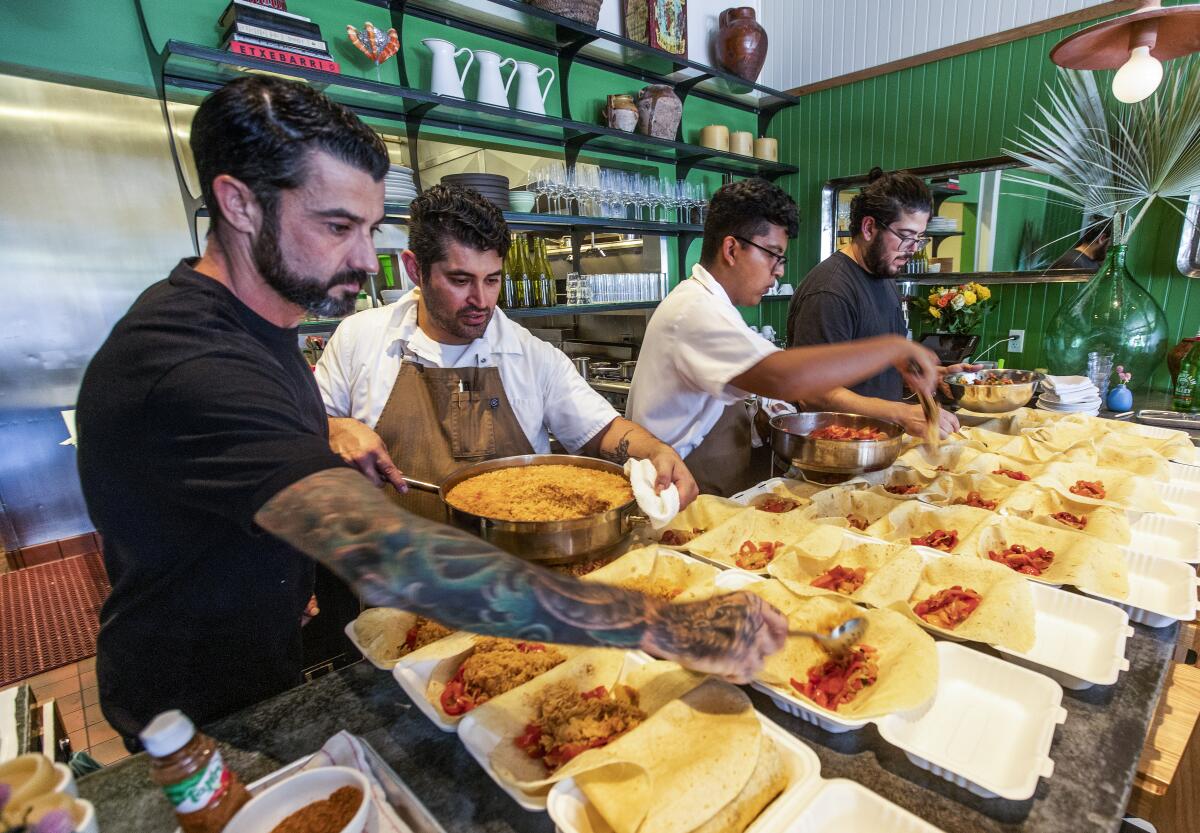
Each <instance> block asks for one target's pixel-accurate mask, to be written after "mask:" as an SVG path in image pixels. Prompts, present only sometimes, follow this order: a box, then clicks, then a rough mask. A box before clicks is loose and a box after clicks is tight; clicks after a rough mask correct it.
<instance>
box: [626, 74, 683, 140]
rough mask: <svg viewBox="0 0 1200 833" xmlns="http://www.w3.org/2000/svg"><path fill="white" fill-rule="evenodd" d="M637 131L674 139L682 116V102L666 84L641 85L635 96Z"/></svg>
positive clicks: (659, 137)
mask: <svg viewBox="0 0 1200 833" xmlns="http://www.w3.org/2000/svg"><path fill="white" fill-rule="evenodd" d="M637 108H638V126H637V129H638V133H643V134H645V135H647V136H654V137H656V138H658V139H674V138H675V133H676V131H677V130H679V121H680V119H682V118H683V102H682V101H680V100H679V96H677V95H675V90H673V89H671V87H670V86H669V85H668V84H651V85H650V86H648V87H643V88H642V89H641V91H640V92H639V93H638V96H637Z"/></svg>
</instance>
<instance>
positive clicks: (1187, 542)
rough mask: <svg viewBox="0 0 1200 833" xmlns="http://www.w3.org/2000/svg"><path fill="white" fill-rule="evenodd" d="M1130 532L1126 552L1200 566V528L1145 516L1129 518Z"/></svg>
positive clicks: (1172, 519) (1169, 518) (1164, 517)
mask: <svg viewBox="0 0 1200 833" xmlns="http://www.w3.org/2000/svg"><path fill="white" fill-rule="evenodd" d="M1129 531H1130V534H1131V537H1130V541H1129V546H1128V547H1127V548H1126V551H1129V552H1132V551H1139V552H1149V553H1154V555H1155V556H1157V557H1158V558H1174V559H1178V560H1179V561H1186V562H1187V563H1188V564H1200V525H1197V524H1194V523H1192V522H1191V521H1187V520H1184V519H1182V518H1177V517H1173V516H1171V515H1159V514H1156V513H1153V512H1146V513H1144V514H1140V515H1138V516H1137V517H1136V518H1130V524H1129Z"/></svg>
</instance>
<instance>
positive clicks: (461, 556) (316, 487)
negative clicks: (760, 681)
mask: <svg viewBox="0 0 1200 833" xmlns="http://www.w3.org/2000/svg"><path fill="white" fill-rule="evenodd" d="M255 521H256V522H257V523H258V525H259V526H260V527H262V528H263V529H264V530H266V531H267V532H269V533H271V534H273V535H276V536H278V537H279V538H282V539H283V540H284V541H287V542H288V543H289V544H291V545H292V546H294V547H296V548H297V549H299V550H301V551H302V552H304V553H307V554H308V555H309V556H311V557H312V558H314V559H316V560H317V561H319V562H321V563H322V564H324V565H325V566H327V567H329V568H330V569H331V570H333V571H334V572H335V573H337V574H338V575H340V576H341V577H342V578H343V579H345V580H346V581H347V582H348V583H349V584H350V585H351V586H352V587H354V589H355V590H356V591H357V592H358V593H359V595H361V596H362V598H363V599H364V600H365V601H366V602H367V603H368V604H372V605H386V606H391V607H399V608H403V609H405V610H409V611H412V612H414V613H420V614H423V615H426V616H429V617H430V618H432V619H435V620H437V621H439V622H441V623H443V624H445V625H448V626H450V627H455V628H460V629H462V630H466V631H471V632H473V633H480V634H488V635H492V636H507V637H514V638H521V639H536V640H541V641H547V642H561V643H574V644H581V645H605V646H613V647H624V648H634V647H641V648H645V649H646V650H648V651H650V652H652V653H654V654H656V655H657V656H661V657H665V658H668V659H675V660H678V661H679V662H681V663H683V664H685V665H690V666H691V667H693V668H696V669H698V670H702V671H712V672H715V673H720V674H724V675H726V676H728V677H729V678H730V679H736V680H739V681H745V680H746V679H748V678H749V676H748V675H749V674H750V673H752V672H753V670H754V669H756V668H757V667H758V666H759V664H761V662H762V658H763V656H764V654H768V653H771V652H773V651H775V650H777V649H778V648H779V647H780V646H781V645H782V639H783V637H782V635H781V634H782V633H783V632H784V631H785V630H786V624H784V623H782V618H781V617H779V614H778V613H777V612H776V611H774V609H773V608H770V607H769V606H766V605H765V604H764V603H763V602H762V600H761V599H759V598H758V597H756V596H750V595H748V594H745V593H736V594H732V595H729V596H720V597H717V598H713V599H709V600H706V601H701V602H693V603H690V604H672V603H670V602H667V601H664V600H661V599H657V598H654V597H650V596H646V595H644V594H642V593H637V592H634V591H631V590H624V589H621V588H618V587H610V586H607V585H603V584H594V583H587V582H582V581H579V580H578V579H576V578H573V577H571V576H567V575H563V574H561V573H556V572H552V571H550V570H547V569H544V568H542V567H538V566H536V565H533V564H529V563H527V562H525V561H522V560H521V559H519V558H516V557H514V556H511V555H509V554H507V553H504V552H502V551H500V550H498V549H496V548H495V547H492V546H491V545H490V544H487V543H486V542H484V541H482V540H480V539H479V538H476V537H474V536H473V535H469V534H468V533H466V532H463V531H461V530H458V529H454V528H452V527H449V526H445V525H443V524H437V523H433V522H431V521H428V520H425V519H424V518H420V517H418V516H416V515H412V514H409V513H407V512H404V511H402V510H401V509H399V508H398V507H397V506H396V505H395V504H393V503H392V502H391V501H390V500H389V499H388V498H387V497H386V496H384V495H383V494H381V493H380V492H379V490H378V489H376V488H374V487H372V486H371V485H370V483H368V481H367V480H366V479H365V478H363V477H362V475H360V474H358V473H357V472H355V471H353V470H351V469H332V470H329V471H324V472H319V473H317V474H313V475H310V476H308V477H306V478H304V479H303V480H301V481H299V482H298V483H295V484H293V485H291V486H289V487H288V488H286V489H284V490H283V491H282V492H280V493H279V494H277V495H275V496H274V497H273V498H271V499H270V500H269V501H267V503H266V504H265V505H264V506H263V508H262V509H260V510H259V512H258V514H257V515H256V516H255ZM772 615H773V616H774V617H778V620H771V621H769V622H768V621H767V618H768V617H769V616H772Z"/></svg>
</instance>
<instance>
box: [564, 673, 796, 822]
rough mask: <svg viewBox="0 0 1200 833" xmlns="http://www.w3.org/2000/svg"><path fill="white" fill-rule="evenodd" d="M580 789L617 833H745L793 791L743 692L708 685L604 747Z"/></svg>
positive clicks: (582, 776) (712, 682)
mask: <svg viewBox="0 0 1200 833" xmlns="http://www.w3.org/2000/svg"><path fill="white" fill-rule="evenodd" d="M604 750H606V751H607V757H608V758H609V759H610V760H612V761H619V763H609V764H607V765H604V766H599V767H593V768H591V769H589V770H588V771H587V772H583V773H581V774H579V775H576V776H575V783H576V785H577V786H578V787H579V789H580V791H581V792H582V793H583V794H584V795H585V796H587V798H588V800H589V802H590V803H591V805H592V808H593V809H595V810H596V811H597V812H598V813H599V814H600V815H601V816H602V817H603V818H604V820H605V821H607V822H608V824H609V826H610V827H611V828H612V829H613V830H614V831H615V833H741V831H742V830H744V829H745V828H746V827H747V826H748V825H749V824H750V823H751V822H752V821H753V820H754V818H755V817H756V816H758V814H759V813H760V812H761V811H762V809H763V808H764V807H766V806H767V804H769V803H770V802H771V801H772V800H773V799H774V798H775V797H776V796H777V795H779V793H781V792H782V791H783V790H784V788H785V787H786V786H787V782H788V774H787V769H786V767H785V765H784V762H783V759H782V756H780V754H779V750H778V749H776V747H775V745H774V744H773V743H772V742H771V740H770V739H769V738H768V737H767V736H766V735H765V734H764V733H763V730H762V723H761V721H759V719H758V717H757V715H756V714H755V712H754V708H753V706H752V705H751V703H750V699H749V698H748V697H747V696H746V694H745V693H744V692H742V691H741V690H740V689H738V688H736V687H734V686H731V685H729V684H728V683H724V682H721V681H719V680H713V679H710V680H707V681H705V682H704V683H702V684H701V685H699V686H697V687H696V688H694V689H692V690H691V691H689V692H687V693H686V694H684V695H683V696H681V697H680V698H679V699H677V700H672V701H671V702H669V703H667V704H665V705H664V706H662V708H660V709H659V710H658V711H657V712H655V713H654V714H653V715H651V716H650V717H649V718H647V720H646V721H645V722H644V723H642V725H641V726H639V727H637V728H636V729H634V730H633V731H631V732H629V733H628V734H626V735H623V736H622V737H620V738H618V739H617V740H615V741H613V743H611V744H609V745H608V746H607V747H604Z"/></svg>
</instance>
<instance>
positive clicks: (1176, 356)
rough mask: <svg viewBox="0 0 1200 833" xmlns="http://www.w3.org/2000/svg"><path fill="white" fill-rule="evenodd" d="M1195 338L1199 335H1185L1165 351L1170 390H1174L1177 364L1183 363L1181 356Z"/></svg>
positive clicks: (1190, 346) (1189, 348) (1185, 352)
mask: <svg viewBox="0 0 1200 833" xmlns="http://www.w3.org/2000/svg"><path fill="white" fill-rule="evenodd" d="M1197 340H1200V336H1187V337H1186V338H1184V339H1183V340H1182V341H1181V342H1179V343H1178V344H1176V345H1175V346H1174V347H1172V348H1171V350H1170V352H1168V353H1167V372H1168V373H1170V374H1171V390H1172V391H1173V390H1175V380H1176V379H1177V378H1178V377H1179V366H1180V365H1181V364H1183V357H1184V356H1186V355H1187V353H1188V351H1189V350H1191V349H1192V345H1193V344H1195V343H1196V341H1197Z"/></svg>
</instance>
